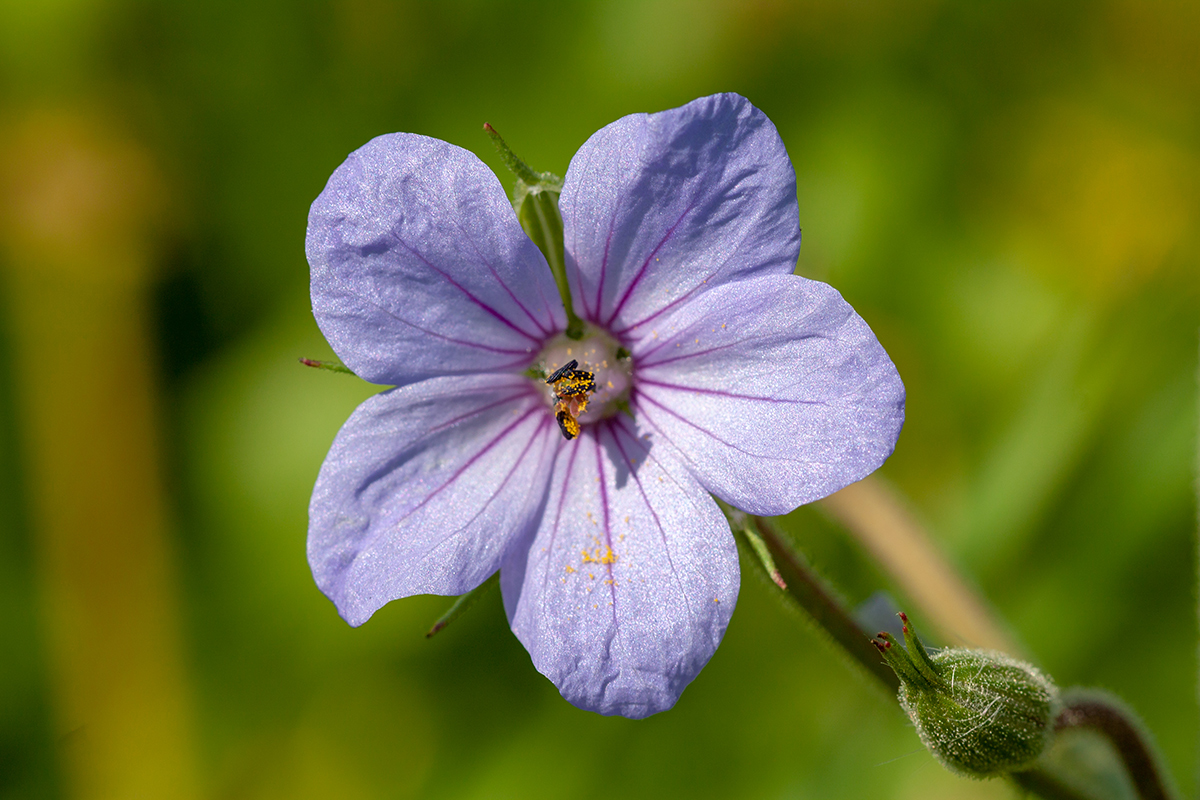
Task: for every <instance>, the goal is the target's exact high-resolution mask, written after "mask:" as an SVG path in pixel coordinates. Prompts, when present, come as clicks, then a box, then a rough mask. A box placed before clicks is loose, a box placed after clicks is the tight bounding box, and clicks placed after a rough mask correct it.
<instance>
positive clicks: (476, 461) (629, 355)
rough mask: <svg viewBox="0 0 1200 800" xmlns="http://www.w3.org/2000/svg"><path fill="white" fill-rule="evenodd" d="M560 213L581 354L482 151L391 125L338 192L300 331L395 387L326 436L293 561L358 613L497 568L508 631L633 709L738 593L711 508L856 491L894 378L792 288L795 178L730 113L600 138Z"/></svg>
mask: <svg viewBox="0 0 1200 800" xmlns="http://www.w3.org/2000/svg"><path fill="white" fill-rule="evenodd" d="M558 209H559V211H560V213H561V218H562V223H563V228H562V231H563V233H562V237H563V251H562V252H563V270H564V273H565V279H566V280H565V284H566V286H565V289H566V291H568V292H569V297H570V298H571V303H572V304H573V313H575V314H577V316H578V320H579V321H580V323H582V335H579V336H576V335H571V336H569V335H568V333H567V332H568V330H569V323H568V319H567V310H566V304H565V303H564V301H563V300H562V295H561V294H560V292H559V287H558V285H557V284H556V280H555V276H554V275H553V274H552V273H551V271H550V267H549V264H548V262H547V261H546V259H545V257H544V256H543V254H542V252H541V251H540V250H538V248H537V246H536V245H535V244H534V243H533V241H532V240H531V239H530V238H529V237H528V236H527V235H526V234H525V232H524V231H523V230H522V229H521V226H520V224H519V222H518V219H517V216H516V214H515V213H514V211H513V206H512V203H511V202H510V201H509V199H508V197H507V196H506V195H505V192H504V188H503V187H502V186H501V184H500V181H498V180H497V179H496V176H495V175H494V174H493V173H492V172H491V171H490V170H489V169H488V168H487V167H486V166H484V164H483V162H481V161H480V160H479V159H478V158H476V157H475V155H474V154H472V153H470V152H468V151H466V150H463V149H462V148H460V147H455V146H454V145H451V144H448V143H446V142H441V141H438V140H436V139H430V138H428V137H425V136H418V135H416V134H411V133H395V134H388V135H385V136H380V137H378V138H376V139H374V140H372V141H371V142H368V143H367V144H366V145H364V146H363V147H361V148H359V149H358V150H356V151H355V152H354V153H352V154H351V155H350V156H349V157H348V158H347V159H346V162H345V163H344V164H342V165H341V166H340V167H338V168H337V170H336V171H335V172H334V174H333V175H332V176H331V177H330V179H329V183H328V184H327V185H326V187H325V189H324V190H323V191H322V192H321V195H320V196H319V197H318V198H317V199H316V201H315V202H314V203H313V206H312V210H311V211H310V213H309V218H308V236H307V240H306V244H305V250H306V253H307V255H308V261H309V264H310V266H311V267H312V301H313V314H314V316H315V317H316V321H317V323H318V324H319V325H320V327H321V330H322V331H323V332H324V334H325V336H326V338H327V339H328V340H329V343H330V345H332V347H333V349H334V352H336V353H337V354H338V356H339V358H341V360H342V362H343V363H344V364H346V366H347V367H349V368H350V369H352V370H353V371H354V372H355V374H357V375H359V376H360V377H362V378H364V379H366V380H368V381H371V382H373V383H377V384H380V385H381V386H387V387H392V388H389V389H387V390H385V391H382V392H381V393H380V394H377V395H375V396H374V397H372V398H370V399H368V400H367V401H365V402H364V403H363V404H362V405H361V406H359V408H358V410H356V411H355V412H354V414H353V415H352V416H351V417H350V419H349V420H348V421H347V422H346V424H345V425H344V426H343V427H342V430H341V432H339V433H338V436H337V438H336V440H335V441H334V442H333V445H332V447H331V448H330V451H329V455H328V456H327V457H326V459H325V462H324V464H323V465H322V467H321V472H320V475H319V477H318V478H317V482H316V486H315V487H314V488H313V496H312V502H311V503H310V505H309V529H308V530H309V535H308V560H309V564H310V565H311V566H312V571H313V577H314V578H315V579H316V582H317V585H318V586H319V587H320V588H321V591H323V592H324V593H325V594H326V595H328V597H329V598H330V599H331V600H332V601H333V602H334V603H335V604H336V606H337V610H338V613H340V614H341V615H342V617H344V618H345V619H346V621H347V622H349V623H350V624H351V625H361V624H363V623H364V622H366V621H367V619H368V618H369V617H370V616H371V615H372V614H374V613H375V612H376V611H377V610H378V609H380V608H382V607H383V606H384V605H385V604H387V603H388V602H390V601H392V600H395V599H397V598H400V597H409V596H411V595H416V594H442V595H458V594H463V593H464V592H469V591H471V590H472V589H474V588H476V587H477V586H479V585H480V584H482V583H483V582H484V581H486V580H487V579H488V578H489V577H491V576H492V575H494V574H495V573H496V572H497V571H499V573H500V589H501V593H502V594H503V598H504V609H505V613H506V615H507V617H508V621H509V624H510V626H511V627H512V630H513V632H514V633H515V634H516V636H517V637H518V638H519V639H520V641H521V643H522V644H523V645H524V646H525V648H526V649H527V650H528V651H529V654H530V658H531V660H532V661H533V665H534V666H535V667H536V668H537V669H538V670H539V671H540V672H541V673H542V674H544V675H545V676H546V677H547V678H549V679H550V680H551V681H553V682H554V684H555V686H557V687H558V689H559V691H560V692H562V695H563V696H564V697H565V698H567V699H568V700H569V701H570V702H572V703H574V704H575V705H577V706H579V707H580V708H585V709H589V710H591V711H596V712H598V713H601V714H622V715H624V716H627V717H635V718H640V717H646V716H649V715H650V714H654V713H657V712H659V711H663V710H665V709H667V708H670V707H671V706H672V705H673V704H674V703H675V701H676V700H677V699H678V698H679V696H680V694H681V693H682V692H683V690H684V688H685V687H686V686H687V685H688V683H689V682H690V681H691V680H692V679H693V678H695V677H696V675H697V674H699V672H700V670H701V668H702V667H703V666H704V665H705V664H706V663H707V662H708V660H709V658H710V657H711V656H712V654H713V652H714V651H715V650H716V648H717V645H718V644H719V643H720V641H721V637H722V636H723V635H724V633H725V629H726V626H727V625H728V623H729V619H730V615H731V614H732V613H733V609H734V606H735V605H736V604H737V597H738V586H739V568H738V551H737V546H736V544H735V542H734V539H733V534H732V532H731V531H730V528H729V522H728V521H727V519H726V518H725V515H724V514H723V513H722V511H721V508H720V507H719V506H718V505H717V502H716V500H714V499H713V497H714V496H715V497H717V498H719V499H720V500H721V501H723V502H725V503H728V504H729V505H730V506H732V507H734V508H737V509H739V510H741V511H743V512H745V513H748V514H766V515H775V514H786V513H787V512H789V511H791V510H792V509H794V508H796V506H798V505H801V504H803V503H809V502H812V501H813V500H816V499H818V498H821V497H824V496H826V495H828V494H830V493H831V492H834V491H837V490H838V489H841V488H842V487H843V486H846V485H848V484H850V483H853V482H854V481H857V480H860V479H862V478H863V477H864V476H866V475H867V474H869V473H870V472H872V471H873V470H874V469H875V468H876V467H878V466H879V465H880V464H882V463H883V461H884V460H885V459H886V458H887V457H888V455H889V454H890V453H891V452H892V448H893V446H894V445H895V443H896V437H897V436H898V435H899V433H900V426H901V424H902V423H903V421H904V385H903V383H902V382H901V381H900V376H899V375H898V374H897V373H896V368H895V366H893V364H892V362H891V360H890V359H889V358H888V356H887V353H886V352H884V349H883V347H882V346H881V345H880V344H879V342H878V340H877V339H876V338H875V335H874V334H873V333H872V332H871V329H870V328H869V327H868V325H867V323H866V322H865V321H864V320H863V319H862V318H861V317H859V316H858V314H856V313H855V312H854V309H852V308H851V307H850V306H849V304H848V303H846V301H845V300H844V299H842V297H841V295H839V294H838V293H837V291H836V290H835V289H833V288H832V287H830V286H827V285H826V284H823V283H819V282H817V281H811V280H808V279H806V278H803V277H801V276H799V275H796V274H794V273H795V269H796V259H797V256H798V255H799V251H800V218H799V209H798V203H797V199H796V175H795V171H794V170H793V169H792V163H791V160H790V159H789V158H788V155H787V151H786V149H785V148H784V145H783V141H782V140H781V139H780V137H779V134H778V133H777V132H776V130H775V126H774V125H772V124H771V121H770V120H769V119H767V117H766V115H765V114H763V113H762V112H761V111H759V110H758V109H757V108H755V107H754V106H753V105H751V104H750V102H749V101H748V100H746V99H745V98H744V97H739V96H738V95H735V94H721V95H713V96H711V97H702V98H700V99H698V100H695V101H693V102H691V103H688V104H687V105H685V106H683V107H681V108H675V109H671V110H669V111H663V112H659V113H656V114H634V115H631V116H628V117H623V118H622V119H619V120H617V121H616V122H613V123H612V124H610V125H608V126H606V127H605V128H603V129H602V130H600V131H598V132H596V133H595V134H594V135H593V136H591V137H590V138H589V139H588V140H587V141H586V142H585V143H584V144H583V145H582V147H581V148H580V150H579V152H578V153H577V154H576V155H575V157H574V158H573V159H572V160H571V164H570V166H569V167H568V169H567V172H566V175H565V176H564V179H563V183H562V191H561V194H560V196H559V198H558ZM576 333H580V332H579V331H576ZM539 366H541V367H545V373H548V374H549V380H547V379H546V374H543V373H542V372H539V371H537V367H539ZM564 438H565V439H567V440H569V441H564Z"/></svg>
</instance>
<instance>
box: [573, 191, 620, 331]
mask: <svg viewBox="0 0 1200 800" xmlns="http://www.w3.org/2000/svg"><path fill="white" fill-rule="evenodd" d="M616 224H617V212H616V210H614V211H613V215H612V218H611V219H610V220H609V221H608V236H606V237H605V239H604V258H602V259H601V260H600V279H599V280H598V281H596V311H595V313H593V312H592V311H591V310H590V309H588V308H584V312H585V313H586V314H587V315H588V318H589V319H591V320H592V321H593V322H596V323H599V322H600V304H601V302H603V300H604V276H605V275H606V274H608V251H609V250H610V249H611V248H612V237H613V229H614V228H615V227H616ZM582 294H583V293H582V292H581V293H580V296H582Z"/></svg>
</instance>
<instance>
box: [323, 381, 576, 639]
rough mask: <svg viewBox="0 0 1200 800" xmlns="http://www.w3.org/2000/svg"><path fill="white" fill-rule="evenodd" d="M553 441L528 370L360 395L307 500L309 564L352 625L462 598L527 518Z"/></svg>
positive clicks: (545, 481) (534, 515)
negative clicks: (409, 602) (439, 598)
mask: <svg viewBox="0 0 1200 800" xmlns="http://www.w3.org/2000/svg"><path fill="white" fill-rule="evenodd" d="M561 441H562V437H561V435H560V434H559V432H558V427H557V426H556V425H555V423H554V420H553V417H552V416H551V415H550V414H549V411H548V410H547V407H546V404H545V402H544V400H543V399H542V398H541V397H540V396H539V395H538V393H537V392H536V391H535V390H534V388H533V385H532V384H531V383H530V381H529V380H528V379H527V378H523V377H521V376H518V375H475V376H461V377H450V378H435V379H432V380H428V381H423V382H421V383H418V384H413V385H410V386H406V387H403V388H400V389H394V390H392V391H390V392H385V393H383V394H379V395H376V396H375V397H372V398H371V399H369V400H367V401H366V402H365V403H363V404H362V405H361V406H359V407H358V409H357V410H356V411H355V412H354V414H353V415H351V417H350V419H349V420H348V421H347V422H346V424H345V425H344V426H342V430H341V431H340V432H339V433H338V435H337V438H336V439H335V440H334V443H333V447H331V448H330V450H329V455H328V456H327V457H326V459H325V463H324V464H323V465H322V466H321V473H320V476H319V477H318V478H317V485H316V487H315V488H314V489H313V496H312V502H311V504H310V505H309V510H308V512H309V526H308V563H309V565H310V566H311V567H312V571H313V577H314V578H315V579H316V581H317V585H318V586H320V587H321V591H323V592H324V593H325V594H326V595H327V596H328V597H329V598H330V599H331V600H333V602H334V604H335V605H337V608H338V613H340V614H341V615H342V617H343V618H344V619H345V620H346V621H347V622H349V623H350V624H351V625H361V624H362V623H364V622H366V621H367V619H368V618H369V617H370V616H371V614H373V613H374V612H375V611H376V610H377V609H379V608H380V607H381V606H383V605H384V604H385V603H387V602H389V601H390V600H395V599H396V598H399V597H407V596H409V595H413V594H462V593H463V592H467V591H470V590H471V589H473V588H475V587H476V586H478V585H479V584H480V583H481V582H483V581H484V580H485V579H486V578H487V577H488V576H489V575H491V574H492V573H494V572H495V571H496V570H497V569H498V568H499V567H500V563H501V559H502V557H503V555H504V551H505V548H506V547H507V546H508V544H509V542H511V541H512V540H513V539H515V538H520V537H521V536H522V534H523V533H526V532H528V531H532V530H533V529H534V528H536V526H537V522H538V519H539V518H540V515H541V511H542V506H543V503H544V501H545V497H546V492H547V487H548V486H549V476H550V467H551V464H552V463H553V459H554V452H555V450H556V448H557V447H558V446H559V443H560V442H561Z"/></svg>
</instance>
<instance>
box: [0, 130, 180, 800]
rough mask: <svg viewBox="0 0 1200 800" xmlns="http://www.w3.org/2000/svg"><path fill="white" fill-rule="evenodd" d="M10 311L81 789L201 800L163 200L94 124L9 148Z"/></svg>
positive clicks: (54, 636)
mask: <svg viewBox="0 0 1200 800" xmlns="http://www.w3.org/2000/svg"><path fill="white" fill-rule="evenodd" d="M0 144H3V148H2V149H0V242H2V244H3V260H4V263H5V266H6V269H5V274H4V283H5V284H6V286H7V291H6V294H7V298H6V303H5V305H6V309H5V311H6V312H7V313H8V314H9V315H10V326H9V327H10V330H11V336H12V344H13V347H14V353H13V358H12V359H11V361H10V365H11V368H12V369H13V370H14V376H15V379H14V384H15V387H16V389H15V392H16V398H17V404H18V414H19V419H18V425H19V432H20V436H21V444H22V450H23V453H24V470H25V474H26V485H27V486H28V487H29V490H30V491H29V496H30V503H31V508H30V518H31V520H32V527H33V536H34V540H35V551H36V555H37V562H38V583H39V597H40V604H41V608H40V620H41V626H42V630H43V634H42V638H43V641H44V642H45V643H46V646H47V649H48V653H47V660H48V662H49V664H50V667H51V681H52V683H51V687H52V691H53V695H54V697H53V701H54V706H55V711H56V715H57V716H56V719H57V729H58V733H59V737H60V738H59V741H60V750H61V753H60V756H61V763H62V766H63V770H64V774H65V778H66V785H67V788H68V792H69V794H70V796H72V797H78V798H129V797H145V798H152V797H153V798H190V797H195V796H197V794H198V790H197V777H196V766H195V763H194V761H193V758H194V753H193V744H192V732H191V720H190V707H189V699H188V688H187V681H186V678H185V671H184V668H183V661H184V659H183V657H182V648H181V637H180V631H179V627H180V624H179V616H178V600H177V598H176V596H175V593H174V589H173V586H174V579H173V576H174V570H173V569H172V566H171V559H172V554H171V552H170V547H169V546H168V541H167V538H166V536H165V533H166V527H167V522H166V513H165V504H164V499H163V485H162V484H163V481H162V475H161V463H160V462H161V458H160V451H159V440H158V431H157V428H158V426H157V423H156V411H157V409H156V397H155V386H154V379H153V366H152V365H153V357H152V356H153V353H152V349H151V346H150V335H149V333H150V332H149V330H148V314H147V301H146V295H147V288H148V282H149V278H150V273H151V270H150V267H151V265H152V262H153V260H154V253H153V244H152V242H153V236H152V234H153V230H154V227H155V226H154V225H153V224H152V223H154V221H155V220H156V219H160V218H161V207H162V203H163V199H164V198H163V196H162V189H161V186H160V184H159V183H158V182H157V181H156V180H155V178H154V174H153V170H152V169H151V167H150V162H149V159H148V158H147V157H146V155H145V154H144V152H143V151H141V150H140V149H139V148H138V147H136V146H135V145H134V144H132V143H131V142H130V141H128V140H127V138H125V137H123V136H121V135H120V134H118V133H114V132H113V130H112V129H111V128H110V127H109V126H106V125H104V124H101V123H99V122H98V121H97V119H96V118H95V117H93V116H91V115H88V114H86V113H81V112H76V111H68V112H57V113H45V112H30V113H26V114H24V115H23V116H22V117H21V118H19V119H18V121H17V122H16V124H15V125H13V126H12V127H11V128H9V129H8V130H7V131H4V132H3V137H2V139H0Z"/></svg>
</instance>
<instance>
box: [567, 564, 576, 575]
mask: <svg viewBox="0 0 1200 800" xmlns="http://www.w3.org/2000/svg"><path fill="white" fill-rule="evenodd" d="M566 570H567V574H568V575H570V574H571V573H572V572H574V571H575V568H574V567H572V566H571V565H570V564H567V566H566Z"/></svg>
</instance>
